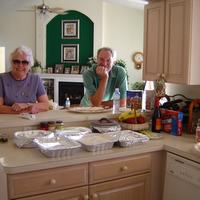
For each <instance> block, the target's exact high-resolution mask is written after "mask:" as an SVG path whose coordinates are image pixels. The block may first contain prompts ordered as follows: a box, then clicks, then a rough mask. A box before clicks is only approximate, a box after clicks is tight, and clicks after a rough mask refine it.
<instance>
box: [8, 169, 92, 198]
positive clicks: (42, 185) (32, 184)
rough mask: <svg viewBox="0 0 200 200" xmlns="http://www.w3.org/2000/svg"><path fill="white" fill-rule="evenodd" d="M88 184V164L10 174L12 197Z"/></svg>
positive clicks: (9, 182)
mask: <svg viewBox="0 0 200 200" xmlns="http://www.w3.org/2000/svg"><path fill="white" fill-rule="evenodd" d="M87 184H88V167H87V165H77V166H70V167H63V168H54V169H49V170H40V171H36V172H28V173H21V174H15V175H8V192H9V197H10V199H12V198H18V197H25V196H29V195H35V194H42V193H46V192H51V191H57V190H61V189H67V188H73V187H77V186H84V185H87Z"/></svg>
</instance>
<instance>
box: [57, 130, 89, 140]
mask: <svg viewBox="0 0 200 200" xmlns="http://www.w3.org/2000/svg"><path fill="white" fill-rule="evenodd" d="M91 132H92V131H91V129H89V128H86V127H67V128H64V129H62V130H58V131H56V135H57V136H61V137H66V138H68V139H72V140H79V139H81V138H82V137H83V136H84V135H86V134H88V133H91Z"/></svg>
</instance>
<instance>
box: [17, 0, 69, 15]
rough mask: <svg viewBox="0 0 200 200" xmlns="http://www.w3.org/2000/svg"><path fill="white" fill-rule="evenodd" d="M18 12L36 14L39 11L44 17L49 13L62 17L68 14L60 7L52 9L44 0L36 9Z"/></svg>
mask: <svg viewBox="0 0 200 200" xmlns="http://www.w3.org/2000/svg"><path fill="white" fill-rule="evenodd" d="M17 11H21V12H22V11H25V12H29V11H32V12H36V11H38V12H39V13H40V14H42V15H45V14H47V13H55V14H60V15H65V14H67V12H65V9H64V8H60V7H53V8H51V7H49V6H48V5H46V4H45V3H44V0H42V4H41V5H35V6H34V9H32V10H17Z"/></svg>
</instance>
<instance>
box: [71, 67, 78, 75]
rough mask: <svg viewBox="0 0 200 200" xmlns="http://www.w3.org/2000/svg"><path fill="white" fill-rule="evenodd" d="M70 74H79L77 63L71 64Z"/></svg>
mask: <svg viewBox="0 0 200 200" xmlns="http://www.w3.org/2000/svg"><path fill="white" fill-rule="evenodd" d="M71 74H79V66H78V65H72V66H71Z"/></svg>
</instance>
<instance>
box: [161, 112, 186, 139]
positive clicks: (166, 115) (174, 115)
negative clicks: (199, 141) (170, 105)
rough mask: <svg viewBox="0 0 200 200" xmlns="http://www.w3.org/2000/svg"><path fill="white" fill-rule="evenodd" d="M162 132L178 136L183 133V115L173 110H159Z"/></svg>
mask: <svg viewBox="0 0 200 200" xmlns="http://www.w3.org/2000/svg"><path fill="white" fill-rule="evenodd" d="M161 113H162V130H163V131H164V132H167V133H170V134H172V135H177V136H180V135H182V132H183V113H182V112H179V111H174V110H167V109H161Z"/></svg>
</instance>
